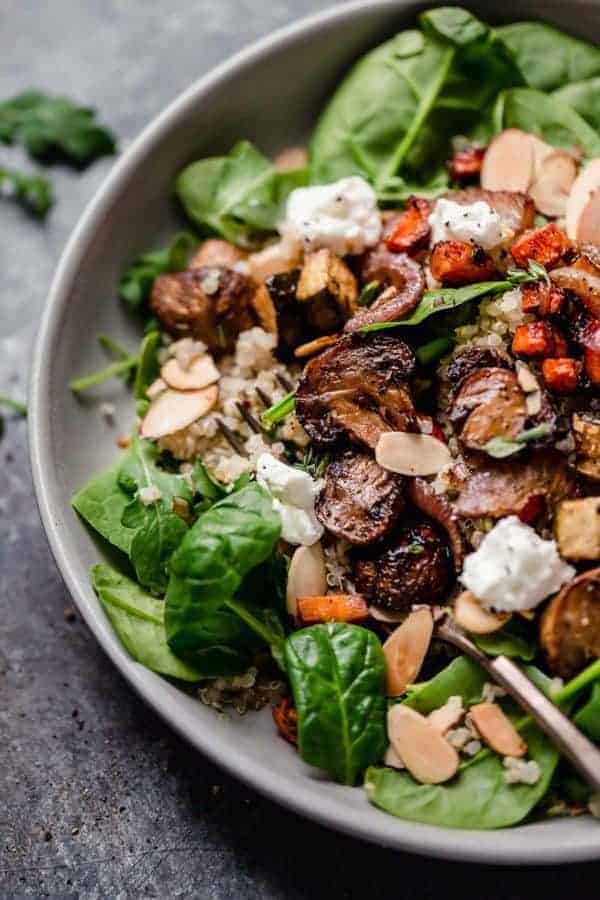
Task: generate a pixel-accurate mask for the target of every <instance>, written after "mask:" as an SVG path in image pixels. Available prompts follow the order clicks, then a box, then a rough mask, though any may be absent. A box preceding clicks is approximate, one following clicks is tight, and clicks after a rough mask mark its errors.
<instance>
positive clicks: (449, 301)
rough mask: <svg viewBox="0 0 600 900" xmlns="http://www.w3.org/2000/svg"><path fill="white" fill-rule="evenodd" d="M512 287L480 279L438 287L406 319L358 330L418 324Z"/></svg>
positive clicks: (366, 326)
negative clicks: (476, 282)
mask: <svg viewBox="0 0 600 900" xmlns="http://www.w3.org/2000/svg"><path fill="white" fill-rule="evenodd" d="M512 287H513V285H512V284H511V283H510V281H482V282H480V283H479V284H467V285H465V286H464V287H460V288H440V289H439V290H435V291H426V292H425V293H424V294H423V299H422V300H421V302H420V303H419V305H418V306H417V308H416V309H415V311H414V312H413V313H412V315H410V316H408V317H407V318H406V319H400V320H399V321H398V322H375V323H374V324H373V325H365V326H364V328H359V329H358V330H359V331H360V332H362V333H363V334H367V333H369V332H371V331H386V330H387V329H388V328H401V327H404V326H407V325H420V324H421V322H424V321H425V319H428V318H429V316H432V315H434V314H436V313H440V312H447V311H448V310H451V309H456V307H458V306H462V305H463V304H464V303H468V302H469V301H471V300H479V299H481V298H483V297H489V296H492V295H493V294H504V293H505V292H506V291H510V290H511V288H512Z"/></svg>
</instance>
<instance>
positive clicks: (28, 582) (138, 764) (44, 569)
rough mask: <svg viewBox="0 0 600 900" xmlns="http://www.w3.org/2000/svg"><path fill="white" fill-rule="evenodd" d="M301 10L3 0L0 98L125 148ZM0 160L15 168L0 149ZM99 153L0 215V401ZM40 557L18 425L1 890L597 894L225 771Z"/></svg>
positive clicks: (13, 430)
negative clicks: (111, 133)
mask: <svg viewBox="0 0 600 900" xmlns="http://www.w3.org/2000/svg"><path fill="white" fill-rule="evenodd" d="M321 5H322V4H321V3H319V2H318V0H294V2H291V0H273V2H271V3H270V4H261V3H260V0H259V2H257V0H219V2H216V0H170V2H168V3H166V4H158V3H156V4H153V3H149V2H147V0H146V2H144V0H52V2H45V3H41V2H33V0H2V3H1V4H0V14H1V16H2V19H1V21H2V26H1V29H0V59H1V60H2V81H1V84H2V90H1V93H2V94H3V95H4V94H6V95H10V94H12V93H15V92H17V91H20V90H22V89H24V88H26V87H30V86H41V87H43V88H45V89H47V90H54V91H57V92H65V93H68V94H74V95H75V96H77V97H78V98H80V99H81V100H82V101H84V102H85V103H87V104H91V105H95V106H97V107H99V109H100V110H101V112H102V115H103V117H104V118H105V119H106V121H107V122H109V123H110V124H111V126H112V127H113V128H114V129H115V130H116V132H117V133H118V135H119V136H120V138H121V146H123V147H124V146H125V145H126V143H127V141H128V140H129V139H131V138H132V137H133V136H134V135H135V134H136V133H137V132H138V131H139V130H140V128H141V127H142V126H143V125H145V124H146V122H147V121H148V120H149V119H150V118H151V117H152V116H153V115H154V114H155V113H157V112H158V111H159V110H160V109H161V108H162V107H163V105H164V104H165V103H166V102H167V101H169V100H171V99H172V98H173V97H174V96H175V95H176V94H177V93H178V92H179V91H180V90H181V89H183V88H185V87H186V86H187V85H188V84H189V83H190V81H192V80H193V79H194V78H196V77H197V76H198V75H200V74H201V73H203V72H205V71H206V70H207V69H209V68H210V67H211V66H213V65H214V64H215V63H217V62H219V61H220V60H222V59H224V58H226V57H227V56H229V55H230V54H231V53H232V52H233V51H235V50H237V49H238V48H239V47H241V46H243V45H244V44H246V43H248V42H249V41H251V40H253V39H254V38H256V37H258V36H260V35H263V34H266V33H267V32H268V31H270V30H271V29H273V28H275V27H278V26H279V25H282V24H284V23H286V22H288V21H291V20H292V19H293V18H296V17H299V16H300V15H302V14H304V13H307V12H311V11H315V10H317V9H318V8H319V7H320V6H321ZM0 157H1V158H2V159H3V160H6V161H14V162H22V161H23V160H22V159H21V157H20V155H19V153H18V152H13V151H12V150H9V149H5V148H3V147H0ZM110 166H111V161H110V160H103V161H101V162H100V163H97V164H96V165H95V166H93V167H92V168H91V169H89V170H88V171H87V172H85V173H83V174H81V175H74V174H72V173H70V172H68V171H66V170H63V169H61V168H57V169H56V170H55V171H54V173H53V174H54V178H55V182H56V190H57V194H58V202H57V205H56V207H55V209H54V210H53V212H52V213H51V215H50V216H49V218H48V221H47V223H46V224H45V225H43V226H41V225H38V224H36V223H35V222H32V221H31V220H29V219H28V218H27V217H25V216H24V215H23V214H22V213H20V212H19V211H18V210H16V209H13V208H12V207H11V206H10V204H8V203H3V204H2V206H1V208H0V216H1V220H0V221H1V235H2V239H1V240H0V272H1V276H0V291H1V293H0V392H7V391H10V392H11V393H13V394H14V395H15V396H24V395H25V388H26V380H27V364H28V354H29V350H30V347H31V342H32V339H33V336H34V333H35V328H36V323H37V320H38V317H39V314H40V312H41V309H42V307H43V305H44V301H45V297H46V292H47V286H48V284H49V280H50V278H51V275H52V271H53V269H54V267H55V265H56V262H57V260H58V256H59V254H60V251H61V248H62V246H63V244H64V242H65V240H66V238H67V236H68V234H69V232H70V231H71V229H72V227H73V225H74V224H75V222H76V220H77V219H78V217H79V215H80V213H81V211H82V209H83V206H84V204H85V203H86V202H87V201H88V199H89V198H90V197H91V195H92V194H93V192H94V191H95V190H96V188H97V187H98V185H99V184H100V183H101V182H102V180H103V178H104V177H105V175H106V173H107V172H108V170H109V168H110ZM69 605H70V601H69V598H68V596H67V594H66V592H65V590H64V587H63V585H62V583H61V580H60V578H59V576H58V574H57V572H56V569H55V567H54V564H53V562H52V560H51V558H50V555H49V552H48V549H47V547H46V543H45V539H44V535H43V532H42V529H41V526H40V524H39V520H38V516H37V512H36V508H35V503H34V499H33V494H32V489H31V484H30V477H29V471H28V462H27V451H26V435H25V424H24V422H22V421H19V420H17V419H11V420H9V421H7V423H6V432H5V435H4V437H3V439H2V441H1V443H0V747H1V748H2V750H1V756H0V840H1V846H0V897H2V898H15V897H83V898H97V897H107V898H125V897H132V898H137V897H160V898H167V897H168V898H171V897H200V898H215V900H221V898H248V900H249V898H254V897H256V898H258V897H260V898H262V900H270V898H283V897H285V898H289V900H296V898H309V897H310V898H328V900H331V898H338V897H357V898H363V897H365V896H368V897H369V898H372V900H377V898H387V897H391V896H394V897H398V898H402V897H410V898H419V900H429V898H434V897H435V898H437V897H446V896H450V895H452V896H456V897H461V896H462V897H473V898H476V900H487V898H490V900H509V898H533V900H535V898H545V900H546V898H557V900H561V898H565V900H566V898H567V897H568V898H571V897H577V898H578V900H586V898H590V900H591V898H597V897H598V883H599V876H600V866H578V867H577V868H573V869H569V870H567V869H562V870H557V871H549V870H539V869H538V870H535V869H527V870H494V869H491V868H480V867H474V866H472V867H465V866H460V865H456V864H451V863H443V862H434V861H430V860H422V859H419V858H416V857H409V856H405V855H402V854H399V853H392V852H389V851H384V850H380V849H378V848H375V847H369V846H363V845H361V844H358V843H357V842H354V841H351V840H349V839H347V838H343V837H340V836H337V835H335V834H333V833H331V832H327V831H324V830H323V829H322V828H320V827H317V826H314V825H311V824H310V823H308V822H305V821H303V820H300V819H298V818H297V817H296V816H294V815H292V814H290V813H287V812H285V811H284V810H282V809H280V808H279V807H277V806H275V805H273V804H272V803H269V802H267V801H266V800H264V799H262V798H261V797H259V796H257V795H255V794H254V793H252V792H251V791H249V790H247V789H245V788H244V787H242V786H240V785H239V784H238V783H237V782H235V781H233V780H232V779H230V778H227V777H225V776H224V775H223V773H221V772H220V771H219V770H218V769H217V768H215V767H214V766H213V765H211V764H210V763H208V762H207V761H206V760H205V759H203V758H202V757H201V756H199V755H198V754H197V753H194V752H192V751H191V750H190V749H189V748H188V747H187V746H186V745H185V744H183V743H182V742H181V741H180V740H179V739H178V738H177V737H176V736H175V735H173V734H171V733H170V732H169V731H168V730H167V729H166V728H165V727H164V726H163V725H162V723H161V722H160V721H159V720H158V719H157V718H156V717H155V716H154V714H153V713H152V712H150V711H149V710H147V709H145V708H144V707H143V706H141V705H140V702H139V700H138V699H137V698H136V697H135V696H134V695H133V694H132V693H131V692H130V690H129V689H128V687H127V686H126V685H125V684H124V683H123V682H122V680H121V678H120V676H119V675H118V674H117V672H116V671H115V670H113V668H112V667H111V666H110V665H109V663H108V662H107V660H106V658H105V657H104V655H103V654H102V652H101V651H100V650H99V648H98V647H97V646H96V643H95V641H94V639H93V638H92V637H91V635H90V634H89V633H88V631H87V629H86V627H85V626H84V625H83V624H82V623H81V622H80V621H79V620H76V621H68V617H67V618H65V610H66V609H67V608H68V607H69Z"/></svg>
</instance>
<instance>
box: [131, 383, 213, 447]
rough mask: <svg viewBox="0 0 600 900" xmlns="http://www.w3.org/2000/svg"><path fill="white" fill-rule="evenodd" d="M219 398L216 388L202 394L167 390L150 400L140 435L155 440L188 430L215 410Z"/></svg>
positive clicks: (202, 391) (210, 388)
mask: <svg viewBox="0 0 600 900" xmlns="http://www.w3.org/2000/svg"><path fill="white" fill-rule="evenodd" d="M218 395H219V389H218V388H217V386H216V385H211V386H210V387H206V388H203V389H202V390H201V391H185V392H184V391H174V390H171V389H169V390H166V391H163V393H162V394H159V395H158V397H157V398H156V399H155V400H153V401H152V403H151V405H150V409H149V410H148V412H147V413H146V415H145V416H144V419H143V421H142V425H141V428H140V434H141V436H142V437H144V438H149V439H150V440H157V438H161V437H166V435H168V434H174V433H175V432H176V431H180V430H181V429H182V428H187V426H188V425H191V424H192V422H195V421H196V420H197V419H201V418H202V416H205V415H206V414H207V413H208V412H210V411H211V409H212V408H213V407H214V405H215V403H216V402H217V397H218Z"/></svg>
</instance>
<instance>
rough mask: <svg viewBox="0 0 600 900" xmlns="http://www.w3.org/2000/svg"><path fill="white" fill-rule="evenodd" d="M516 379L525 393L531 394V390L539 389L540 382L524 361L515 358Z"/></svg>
mask: <svg viewBox="0 0 600 900" xmlns="http://www.w3.org/2000/svg"><path fill="white" fill-rule="evenodd" d="M516 365H517V381H518V382H519V384H520V385H521V387H522V388H523V390H524V391H525V393H526V394H531V393H533V391H539V389H540V383H539V381H538V380H537V378H536V377H535V375H534V374H533V372H532V371H531V369H530V368H529V366H526V365H525V363H523V362H521V361H520V360H517V364H516Z"/></svg>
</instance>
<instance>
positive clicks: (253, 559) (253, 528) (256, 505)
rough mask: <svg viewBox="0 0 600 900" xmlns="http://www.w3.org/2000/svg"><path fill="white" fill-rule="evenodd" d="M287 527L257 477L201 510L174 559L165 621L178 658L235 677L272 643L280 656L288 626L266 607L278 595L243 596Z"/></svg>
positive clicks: (204, 668)
mask: <svg viewBox="0 0 600 900" xmlns="http://www.w3.org/2000/svg"><path fill="white" fill-rule="evenodd" d="M280 531H281V522H280V518H279V515H278V514H277V513H276V512H275V511H274V510H273V501H272V498H271V496H270V495H269V494H268V492H267V491H265V490H264V488H262V487H260V485H258V484H256V483H255V482H253V483H252V484H249V485H248V486H247V487H245V488H242V490H239V491H236V492H235V493H232V494H229V495H228V496H227V497H224V498H223V499H222V500H220V501H219V502H218V503H216V504H215V505H214V506H212V507H211V508H210V509H209V510H208V511H207V512H204V513H202V514H201V515H200V517H199V519H198V521H197V522H196V523H195V524H194V525H193V527H192V528H191V529H190V530H189V531H188V533H187V535H186V536H185V538H184V540H183V541H182V543H181V544H180V546H179V547H178V549H177V551H176V552H175V554H174V555H173V558H172V560H171V577H170V579H169V586H168V590H167V598H166V603H167V605H166V612H165V624H166V629H167V640H168V643H169V646H170V647H171V649H172V650H173V651H174V652H175V653H177V655H182V654H183V655H184V656H185V658H186V659H189V660H192V661H194V662H195V664H196V665H198V666H200V668H202V670H203V671H209V672H210V673H211V674H213V675H232V674H236V673H238V672H243V671H244V670H245V669H246V668H247V667H248V665H249V664H250V661H251V659H252V654H253V653H254V652H255V651H256V649H258V648H259V647H261V646H263V645H264V643H266V644H267V645H270V646H271V647H272V648H274V653H275V654H278V653H279V648H280V646H281V644H282V634H281V630H280V629H279V628H277V627H274V625H273V621H272V617H270V616H269V615H267V612H268V609H266V608H267V607H268V604H269V603H270V602H271V601H272V598H269V597H260V596H256V595H255V602H254V604H251V603H250V602H246V599H245V598H247V596H248V594H247V592H245V593H244V595H243V597H244V599H243V600H240V599H238V597H237V596H236V595H238V593H239V592H240V591H241V589H242V584H243V581H244V578H245V577H246V576H247V575H249V573H250V572H251V571H252V570H254V569H255V568H256V567H257V566H259V565H260V564H261V563H263V562H265V560H267V559H268V558H269V557H270V556H271V554H272V553H273V550H274V547H275V544H276V542H277V540H278V538H279V534H280ZM249 577H250V578H251V579H252V576H249ZM251 589H252V580H251V581H250V590H251Z"/></svg>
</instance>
